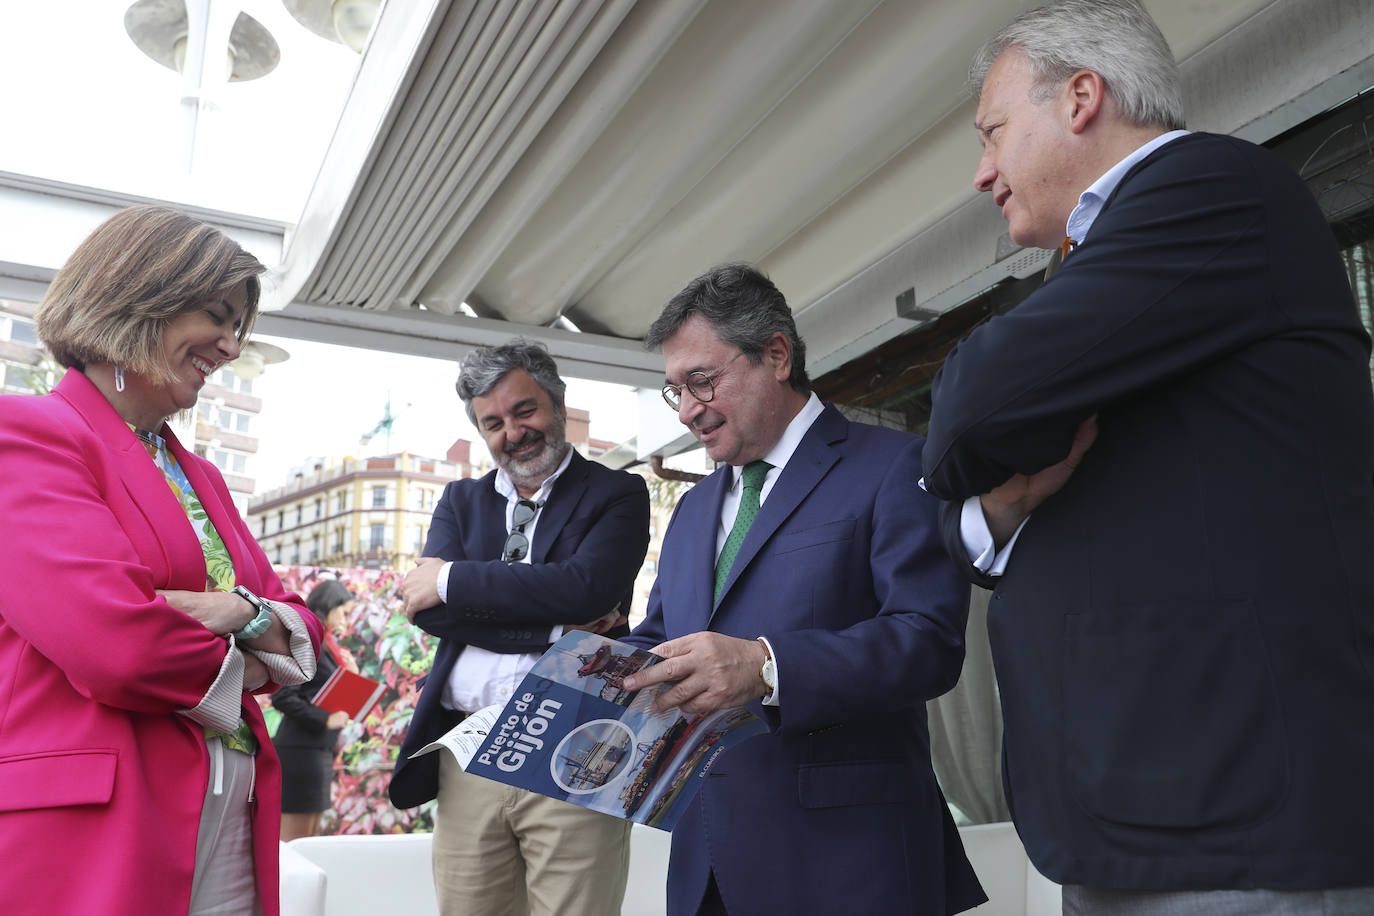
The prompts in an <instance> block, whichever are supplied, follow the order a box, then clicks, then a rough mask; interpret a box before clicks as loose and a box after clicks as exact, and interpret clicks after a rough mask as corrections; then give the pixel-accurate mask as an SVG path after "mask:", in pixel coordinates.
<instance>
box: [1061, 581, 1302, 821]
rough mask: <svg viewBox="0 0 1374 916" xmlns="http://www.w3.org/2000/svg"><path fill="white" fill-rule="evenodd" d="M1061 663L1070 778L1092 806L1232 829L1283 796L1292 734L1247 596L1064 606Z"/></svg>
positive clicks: (1120, 816)
mask: <svg viewBox="0 0 1374 916" xmlns="http://www.w3.org/2000/svg"><path fill="white" fill-rule="evenodd" d="M1063 671H1064V682H1063V697H1064V710H1065V712H1064V718H1065V722H1064V741H1065V775H1066V778H1067V779H1068V781H1069V785H1068V787H1067V788H1068V790H1069V792H1070V793H1071V796H1072V797H1074V798H1076V799H1077V800H1078V802H1079V804H1080V805H1081V806H1082V807H1083V809H1084V810H1085V811H1086V812H1087V813H1088V814H1090V815H1092V816H1093V817H1096V818H1099V819H1101V820H1105V821H1110V822H1114V823H1120V824H1127V825H1135V826H1143V827H1157V828H1187V829H1198V828H1221V827H1226V828H1233V827H1237V826H1242V825H1245V824H1247V823H1253V822H1255V821H1257V820H1260V819H1262V818H1264V817H1266V816H1268V815H1269V814H1271V813H1272V812H1273V811H1274V810H1275V809H1276V808H1277V807H1278V806H1279V805H1280V804H1281V803H1282V801H1283V798H1284V795H1285V794H1286V792H1287V787H1288V755H1287V745H1286V743H1285V741H1284V736H1283V728H1282V724H1281V721H1280V717H1279V711H1278V700H1277V697H1276V694H1275V690H1274V685H1273V680H1272V675H1271V672H1270V667H1269V660H1268V653H1267V652H1266V649H1265V644H1264V636H1263V632H1262V630H1261V628H1260V623H1259V620H1258V617H1257V615H1256V614H1255V610H1254V608H1253V606H1252V605H1251V603H1250V602H1249V601H1248V600H1244V599H1242V600H1232V601H1220V602H1219V601H1198V602H1171V603H1160V604H1152V605H1141V606H1130V607H1115V608H1109V609H1106V610H1104V611H1102V612H1099V613H1094V614H1069V615H1066V616H1065V618H1064V668H1063ZM1045 737H1046V738H1047V739H1048V737H1049V736H1045Z"/></svg>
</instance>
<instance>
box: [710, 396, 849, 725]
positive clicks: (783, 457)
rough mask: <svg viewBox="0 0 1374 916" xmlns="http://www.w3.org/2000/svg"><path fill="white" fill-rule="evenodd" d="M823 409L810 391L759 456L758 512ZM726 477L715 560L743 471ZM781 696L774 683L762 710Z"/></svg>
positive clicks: (739, 494) (740, 493)
mask: <svg viewBox="0 0 1374 916" xmlns="http://www.w3.org/2000/svg"><path fill="white" fill-rule="evenodd" d="M824 409H825V408H824V405H823V404H821V399H820V398H818V397H816V393H815V392H814V391H813V392H811V397H810V398H808V399H807V401H806V404H805V405H803V406H802V409H801V410H799V411H797V415H796V416H795V417H793V418H792V420H791V422H789V423H788V424H787V428H786V429H785V430H783V432H782V436H781V437H780V438H779V439H778V441H777V442H776V443H774V444H773V447H772V448H771V449H770V450H769V452H768V454H766V455H764V456H763V460H764V461H767V462H768V463H769V464H771V465H772V467H771V468H769V469H768V474H767V476H765V477H764V478H763V487H762V488H761V489H760V490H759V507H760V508H762V507H763V504H764V503H765V502H767V500H768V494H769V493H771V492H773V484H774V483H775V482H776V481H777V479H778V475H779V474H781V473H782V469H783V468H784V467H786V466H787V462H788V461H790V460H791V458H792V453H793V452H795V451H796V450H797V446H798V445H800V444H801V440H802V436H805V435H806V432H807V430H809V429H810V428H811V424H813V423H815V422H816V418H817V417H819V416H820V415H821V411H822V410H824ZM730 475H731V481H730V489H728V490H726V491H725V499H724V500H723V501H722V502H721V506H720V525H719V526H718V527H717V528H716V554H715V555H716V557H717V559H719V557H720V552H721V550H722V549H723V548H724V547H725V540H726V538H728V537H729V536H730V529H731V528H733V527H734V526H735V516H736V515H739V502H740V498H741V497H743V495H744V486H743V481H744V476H743V471H742V470H741V469H740V468H738V467H735V466H731V468H730ZM759 639H761V640H763V644H764V645H766V646H767V647H768V654H769V655H772V656H773V657H774V659H776V658H777V656H776V655H774V653H773V644H772V643H770V642H769V641H768V639H767V637H764V636H760V637H759ZM781 696H782V681H781V679H778V680H777V681H776V686H775V687H774V688H773V692H772V694H770V695H769V696H766V697H764V698H763V703H764V705H765V706H779V705H781V699H780V698H781Z"/></svg>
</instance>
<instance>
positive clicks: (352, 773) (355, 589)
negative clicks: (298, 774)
mask: <svg viewBox="0 0 1374 916" xmlns="http://www.w3.org/2000/svg"><path fill="white" fill-rule="evenodd" d="M277 572H278V574H280V575H281V578H282V581H283V582H284V583H285V584H286V588H287V590H288V591H294V592H298V593H299V594H300V595H301V597H302V598H304V597H306V596H307V595H309V594H310V590H311V589H312V588H314V586H315V584H316V583H317V582H319V581H320V580H321V579H334V578H337V579H338V580H339V581H340V582H342V583H343V584H344V585H346V586H347V587H348V589H349V591H351V592H352V593H353V595H354V597H355V598H356V599H357V601H356V602H355V603H354V605H353V609H352V611H351V613H350V614H349V617H348V626H347V629H346V631H345V634H344V635H343V636H342V637H340V638H339V644H340V645H341V646H343V648H344V649H346V650H348V651H349V652H352V653H353V657H354V659H355V660H356V661H357V663H358V671H359V672H360V673H361V674H364V675H366V676H367V677H370V678H372V679H373V680H376V681H381V682H384V683H385V684H386V686H387V689H386V692H385V693H384V694H383V695H382V698H381V700H379V701H378V703H377V705H376V706H375V707H374V708H373V710H372V712H370V713H368V715H367V719H366V720H365V721H363V722H353V723H350V724H349V725H348V726H347V727H346V728H344V730H343V732H342V733H341V735H340V744H341V746H342V749H341V750H340V751H339V753H338V755H337V756H336V758H335V761H334V788H333V810H332V811H327V812H325V815H324V822H323V825H322V826H321V832H322V833H326V834H339V833H416V832H426V831H429V830H432V829H433V810H432V809H433V803H432V802H431V803H430V804H427V805H424V806H422V807H419V808H414V809H410V810H399V809H397V808H393V807H392V805H391V802H390V801H389V800H388V799H387V795H386V787H387V782H388V781H389V780H390V779H391V769H392V767H393V766H394V765H395V763H396V755H397V753H398V752H399V751H400V749H401V740H402V739H403V738H404V737H405V732H406V729H407V728H408V727H409V726H410V717H411V716H412V715H413V714H414V712H415V701H416V700H417V699H418V698H419V694H420V691H419V688H418V686H417V681H419V679H420V677H421V676H422V675H424V674H426V673H427V672H428V671H429V669H430V667H431V666H432V665H433V664H434V650H435V648H436V647H437V645H438V640H437V639H434V638H432V637H430V636H429V635H428V634H426V633H423V632H421V631H420V630H418V629H417V628H415V627H414V626H411V625H410V624H409V623H408V622H406V619H405V617H403V616H402V615H401V600H400V598H399V597H398V596H397V594H396V588H397V586H398V585H399V584H400V579H401V577H400V576H399V575H398V574H397V573H395V572H391V571H379V570H367V569H328V570H326V569H319V568H316V567H310V566H291V567H287V568H284V569H278V570H277ZM259 701H260V702H261V703H262V705H263V706H264V707H268V708H267V709H266V710H265V711H266V713H267V716H268V720H269V721H268V724H269V727H270V728H273V729H275V727H276V721H275V719H276V718H278V717H279V714H277V713H276V712H275V711H273V710H271V709H270V707H269V704H268V703H267V701H266V698H265V697H260V698H259Z"/></svg>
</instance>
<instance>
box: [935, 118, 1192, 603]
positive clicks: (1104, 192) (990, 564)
mask: <svg viewBox="0 0 1374 916" xmlns="http://www.w3.org/2000/svg"><path fill="white" fill-rule="evenodd" d="M1189 133H1190V131H1186V130H1171V131H1169V132H1168V133H1163V134H1160V135H1159V136H1158V137H1155V138H1154V139H1153V140H1151V141H1149V142H1148V143H1146V144H1144V145H1143V146H1140V147H1138V148H1137V149H1136V150H1135V151H1134V152H1132V153H1131V154H1130V155H1129V156H1127V157H1126V158H1125V159H1122V160H1121V161H1120V162H1118V163H1117V164H1116V165H1114V166H1112V167H1111V168H1109V169H1107V171H1106V172H1104V173H1102V177H1101V178H1099V179H1097V180H1096V181H1094V182H1093V183H1092V184H1090V185H1088V187H1087V189H1086V190H1085V191H1084V192H1083V193H1082V194H1080V195H1078V206H1076V207H1074V208H1073V212H1072V213H1070V214H1069V221H1068V223H1067V224H1066V225H1065V227H1064V234H1065V235H1066V236H1068V237H1069V238H1071V239H1073V241H1074V244H1075V245H1081V244H1082V243H1083V240H1084V239H1086V238H1087V237H1088V232H1089V231H1090V230H1091V229H1092V227H1093V223H1095V222H1096V221H1097V217H1098V216H1099V215H1100V214H1101V213H1102V207H1103V206H1104V205H1105V204H1106V203H1107V198H1109V197H1111V196H1112V192H1113V191H1115V190H1116V186H1117V185H1119V184H1121V179H1123V178H1125V177H1126V173H1127V172H1129V171H1130V170H1131V169H1132V168H1134V167H1135V164H1136V163H1137V162H1140V161H1141V160H1142V159H1144V158H1145V157H1146V156H1148V155H1150V154H1151V153H1153V152H1154V151H1155V150H1157V149H1159V148H1160V147H1161V146H1163V145H1164V144H1166V143H1171V142H1173V141H1174V140H1177V139H1178V138H1179V137H1186V136H1187V135H1188V134H1189ZM1028 521H1030V516H1026V518H1025V519H1024V520H1022V522H1021V524H1020V525H1019V526H1017V528H1016V530H1015V531H1014V532H1012V535H1011V537H1010V538H1009V539H1008V540H1007V543H1006V545H1005V546H1003V547H1002V549H1001V550H998V549H997V545H996V544H995V543H994V542H993V539H992V532H991V531H989V530H988V522H987V519H986V518H984V517H983V506H982V504H981V503H979V501H978V497H977V496H970V497H969V498H968V499H966V500H964V505H963V509H962V511H961V512H960V515H959V536H960V539H961V540H962V541H963V542H964V549H965V550H966V551H968V556H969V559H970V560H971V561H972V562H973V565H974V566H975V567H977V568H978V569H979V570H981V571H982V572H985V573H987V574H988V575H990V576H1000V575H1002V573H1003V571H1005V570H1006V568H1007V561H1008V560H1009V559H1011V549H1012V547H1013V546H1015V544H1016V539H1017V538H1019V537H1020V536H1021V530H1022V529H1023V528H1025V527H1026V522H1028Z"/></svg>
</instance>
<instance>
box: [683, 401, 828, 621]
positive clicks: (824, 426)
mask: <svg viewBox="0 0 1374 916" xmlns="http://www.w3.org/2000/svg"><path fill="white" fill-rule="evenodd" d="M848 434H849V422H848V421H847V420H845V418H844V417H842V416H841V415H840V412H839V411H837V410H836V409H835V408H834V407H833V406H830V405H826V407H825V409H824V410H823V411H822V412H821V415H820V416H819V417H817V418H816V421H815V422H814V423H812V424H811V428H810V429H808V430H807V431H806V435H804V436H802V440H801V442H799V443H798V444H797V450H796V451H795V452H793V453H792V457H791V458H789V459H788V460H787V465H786V466H785V467H784V468H783V469H782V473H781V474H779V475H778V479H777V480H776V481H775V482H774V484H773V489H772V490H770V491H769V492H768V499H767V500H765V501H764V503H763V507H762V508H761V509H760V510H759V514H758V517H756V518H755V519H754V524H753V525H752V526H750V528H749V534H748V535H747V536H745V538H744V543H743V544H741V545H740V549H739V553H738V554H737V555H736V556H735V563H734V565H733V566H732V567H731V568H730V576H729V578H727V579H726V580H725V587H724V588H723V589H722V590H721V593H720V604H723V603H724V602H725V599H726V596H728V595H729V594H730V589H731V588H732V587H733V586H734V584H735V582H737V581H738V580H739V578H740V576H741V575H743V573H744V571H745V570H746V569H748V568H749V563H750V562H751V561H752V560H753V559H754V557H756V556H757V555H758V553H759V551H760V550H761V549H763V545H764V544H767V543H768V540H769V538H771V537H772V536H773V534H774V533H775V532H776V531H777V530H778V528H780V527H781V526H782V524H783V522H785V521H787V519H788V518H789V517H790V516H791V515H792V513H793V512H795V511H796V509H797V507H798V506H800V505H801V504H802V501H803V500H805V499H806V497H807V496H809V495H810V494H811V491H812V490H814V489H815V488H816V486H817V484H819V483H820V482H821V479H822V478H823V477H825V475H826V474H827V473H828V472H829V471H830V469H831V468H832V467H833V466H834V465H835V462H837V461H839V460H840V451H839V450H838V449H836V448H834V444H835V443H836V442H840V441H843V440H844V439H845V438H846V437H847V436H848ZM715 517H716V518H717V519H719V518H720V503H719V501H717V503H716V515H715ZM713 533H714V529H713ZM708 581H713V577H708ZM720 604H717V605H716V608H719V607H720ZM712 616H714V611H713V612H712Z"/></svg>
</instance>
